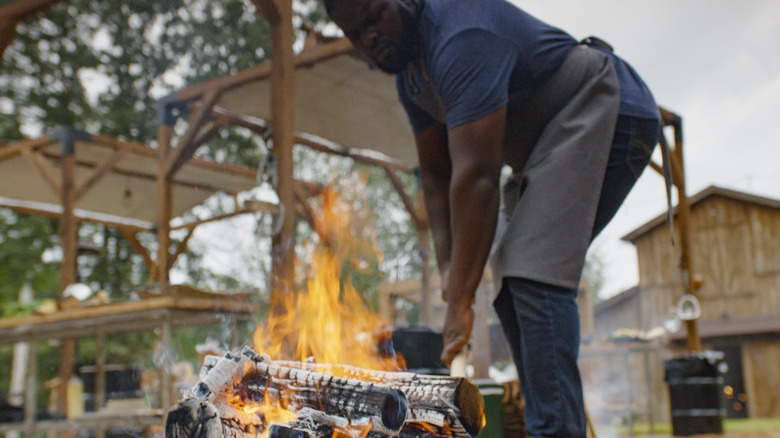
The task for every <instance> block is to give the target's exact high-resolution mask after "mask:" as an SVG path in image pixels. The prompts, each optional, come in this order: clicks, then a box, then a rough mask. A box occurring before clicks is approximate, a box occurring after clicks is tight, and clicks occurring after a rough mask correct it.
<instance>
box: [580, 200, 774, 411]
mask: <svg viewBox="0 0 780 438" xmlns="http://www.w3.org/2000/svg"><path fill="white" fill-rule="evenodd" d="M690 205H691V215H690V236H691V254H690V258H691V263H692V268H693V272H694V273H695V274H696V275H698V276H701V278H700V280H703V282H702V283H701V287H700V289H698V293H697V296H698V299H699V302H700V303H701V317H700V318H699V319H698V328H699V333H700V336H701V339H702V345H703V347H704V348H705V349H706V350H717V351H722V352H723V353H724V354H725V360H726V362H727V363H728V366H729V369H728V371H727V372H726V373H725V374H724V380H725V382H724V388H723V396H722V407H723V408H725V409H726V412H727V416H728V417H753V418H757V417H780V201H778V200H775V199H768V198H765V197H760V196H755V195H751V194H747V193H743V192H738V191H734V190H728V189H724V188H720V187H708V188H706V189H705V190H703V191H701V192H699V193H698V194H696V195H694V196H692V197H691V198H690ZM624 240H626V241H628V242H631V243H632V244H634V245H635V246H636V250H637V258H638V264H639V284H638V285H637V286H635V287H633V288H631V289H629V290H627V291H625V292H623V293H621V294H619V295H617V296H615V297H613V298H611V299H609V300H607V301H604V302H601V303H599V304H597V305H596V306H595V309H594V314H595V315H594V316H595V324H594V329H593V333H592V334H591V335H590V339H591V340H592V344H591V345H592V347H588V346H586V347H585V348H584V349H583V351H584V355H583V356H584V358H583V364H584V366H583V368H584V374H586V376H585V378H586V380H587V378H588V376H587V374H588V372H589V370H590V368H593V367H592V366H590V365H589V364H588V363H587V361H588V359H587V358H588V353H589V351H590V350H598V351H602V352H603V351H605V349H606V348H607V347H605V346H612V348H614V349H615V350H616V351H623V352H624V353H625V358H624V360H623V362H622V364H621V365H622V367H623V368H624V369H628V370H631V371H628V373H634V375H633V376H626V381H631V382H634V385H633V386H634V391H635V395H636V394H640V395H641V397H636V399H637V400H639V399H645V400H651V403H650V404H649V405H648V406H645V407H644V408H645V410H646V411H649V412H642V409H639V410H638V411H639V412H640V413H647V414H648V415H650V416H651V417H650V418H651V419H652V418H654V419H655V420H656V421H657V420H667V419H668V418H669V412H668V410H669V408H668V406H669V404H668V403H669V402H668V395H667V388H666V385H665V383H664V381H663V359H665V358H668V357H672V356H676V355H678V354H680V353H682V352H684V351H685V337H686V333H685V327H684V326H683V327H682V328H681V329H680V330H678V331H675V332H667V333H666V334H665V335H664V334H663V333H664V331H663V330H661V329H662V328H664V327H665V324H664V323H665V322H667V320H669V317H670V315H671V313H670V312H672V309H674V308H676V307H677V302H678V300H679V299H680V297H681V296H682V295H683V294H684V291H683V280H682V278H681V274H680V270H679V268H678V263H679V260H678V255H677V254H678V251H679V249H678V248H677V247H674V246H672V245H671V241H670V236H669V226H668V224H667V222H666V214H662V215H660V216H658V217H656V218H655V219H653V220H651V221H649V222H648V223H646V224H645V225H643V226H641V227H639V228H637V229H636V230H634V231H633V232H631V233H630V234H628V235H627V236H625V237H624ZM677 241H678V242H679V240H677ZM616 334H618V335H621V334H622V335H623V336H624V338H625V337H628V338H630V337H632V336H634V337H635V340H639V341H640V342H633V343H632V342H629V343H623V344H620V343H615V342H614V340H615V335H616ZM658 334H661V335H662V336H660V337H657V338H655V339H654V340H652V341H650V340H648V339H647V338H648V337H650V338H652V337H654V335H658ZM621 345H623V346H622V347H621ZM591 377H593V376H591ZM628 377H630V379H629V378H628ZM637 382H639V384H636V383H637ZM633 409H635V411H634V412H635V413H636V412H637V411H636V408H635V407H634V408H633Z"/></svg>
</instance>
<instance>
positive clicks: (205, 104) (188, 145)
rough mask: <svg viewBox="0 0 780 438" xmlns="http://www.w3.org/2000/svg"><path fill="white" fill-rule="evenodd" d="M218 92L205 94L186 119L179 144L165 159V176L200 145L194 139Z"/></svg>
mask: <svg viewBox="0 0 780 438" xmlns="http://www.w3.org/2000/svg"><path fill="white" fill-rule="evenodd" d="M219 96H220V93H219V92H218V91H211V92H209V93H207V94H206V96H205V98H204V99H203V100H201V101H200V105H199V106H198V107H197V109H196V110H195V112H194V113H193V114H192V116H191V117H190V119H189V120H188V123H189V126H188V127H187V132H185V133H184V135H183V136H182V137H181V139H180V140H179V145H178V147H176V148H172V149H171V151H170V154H169V156H168V157H167V158H166V161H165V175H166V178H169V179H170V178H171V177H173V175H175V174H176V172H178V171H179V169H181V167H182V166H184V164H185V163H186V162H187V161H188V160H189V159H190V158H192V155H193V154H194V153H195V151H196V150H197V149H198V146H200V145H199V144H198V143H197V142H195V139H196V138H197V135H198V133H199V132H200V130H201V128H202V127H203V124H204V122H205V121H206V120H207V119H208V118H209V117H210V116H211V108H212V107H213V106H214V103H215V102H216V101H217V99H219Z"/></svg>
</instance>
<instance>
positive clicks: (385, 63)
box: [372, 3, 420, 74]
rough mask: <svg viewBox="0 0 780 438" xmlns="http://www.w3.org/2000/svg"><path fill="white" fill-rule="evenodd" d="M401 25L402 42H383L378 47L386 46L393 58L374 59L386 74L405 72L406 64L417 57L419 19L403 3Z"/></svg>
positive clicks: (400, 11) (400, 10)
mask: <svg viewBox="0 0 780 438" xmlns="http://www.w3.org/2000/svg"><path fill="white" fill-rule="evenodd" d="M399 13H400V14H401V15H400V23H401V42H399V43H396V42H394V41H382V42H380V43H379V44H378V45H379V46H380V48H381V47H382V46H383V45H384V46H385V49H386V50H389V51H390V53H391V56H385V59H383V60H377V59H376V58H374V57H373V55H372V59H373V61H374V63H375V64H376V66H377V67H378V68H379V69H380V70H382V71H383V72H385V73H390V74H398V73H400V72H402V71H403V69H404V68H405V67H406V64H408V63H409V61H411V60H412V59H414V58H415V57H416V56H417V52H418V43H419V40H420V34H419V26H418V24H419V18H418V17H417V15H416V14H415V13H414V11H412V10H411V9H410V8H409V7H408V6H406V5H405V4H404V3H401V5H400V7H399Z"/></svg>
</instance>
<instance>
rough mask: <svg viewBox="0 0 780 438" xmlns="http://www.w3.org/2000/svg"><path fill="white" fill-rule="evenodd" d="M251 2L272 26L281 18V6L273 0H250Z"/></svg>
mask: <svg viewBox="0 0 780 438" xmlns="http://www.w3.org/2000/svg"><path fill="white" fill-rule="evenodd" d="M252 3H254V5H255V7H256V8H257V10H259V11H260V13H261V14H263V16H264V17H265V19H266V20H268V22H269V23H271V25H272V26H275V25H276V24H278V23H279V22H280V21H281V20H282V14H281V12H280V9H281V8H280V7H279V3H278V2H276V1H275V0H252Z"/></svg>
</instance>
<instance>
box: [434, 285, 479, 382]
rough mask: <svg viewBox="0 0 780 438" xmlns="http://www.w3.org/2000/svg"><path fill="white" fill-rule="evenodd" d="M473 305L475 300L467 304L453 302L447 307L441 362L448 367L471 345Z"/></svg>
mask: <svg viewBox="0 0 780 438" xmlns="http://www.w3.org/2000/svg"><path fill="white" fill-rule="evenodd" d="M465 304H467V305H465ZM473 305H474V302H473V300H472V301H471V302H467V303H455V302H451V303H449V304H448V305H447V316H446V318H445V319H444V333H443V336H444V350H443V351H442V353H441V360H442V362H444V365H446V366H448V367H449V366H450V364H451V363H452V359H454V358H455V355H457V354H458V352H460V350H462V349H463V348H464V347H466V345H467V344H468V343H469V339H470V338H471V328H472V327H473V326H474V307H473Z"/></svg>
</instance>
